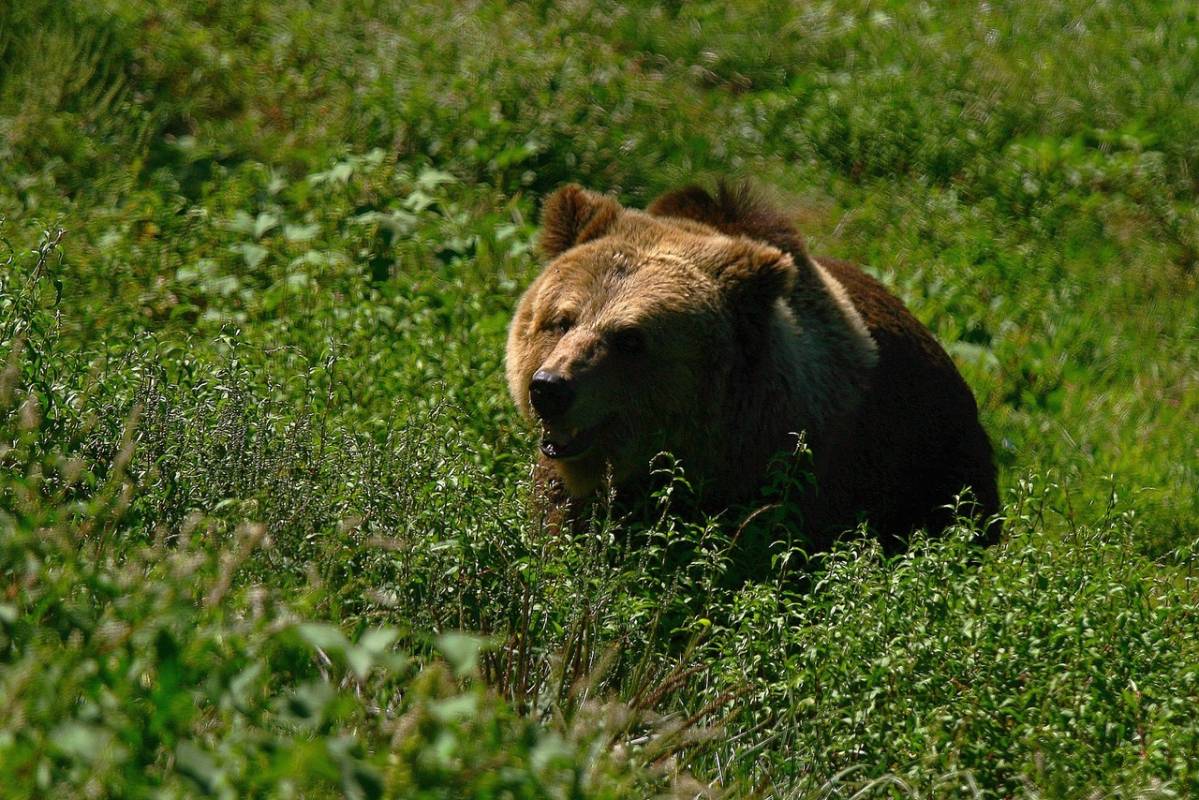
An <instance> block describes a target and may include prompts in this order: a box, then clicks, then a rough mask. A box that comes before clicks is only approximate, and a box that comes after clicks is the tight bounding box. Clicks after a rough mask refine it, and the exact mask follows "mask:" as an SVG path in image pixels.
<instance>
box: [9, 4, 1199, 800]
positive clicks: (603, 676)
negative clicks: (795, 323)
mask: <svg viewBox="0 0 1199 800" xmlns="http://www.w3.org/2000/svg"><path fill="white" fill-rule="evenodd" d="M455 8H456V9H457V10H455V11H453V12H450V11H447V10H446V7H445V4H439V3H425V2H403V3H401V2H392V1H391V0H354V2H347V3H332V4H323V5H321V4H309V3H307V2H303V0H277V1H276V2H272V3H267V2H258V0H254V1H252V2H246V3H238V4H231V3H227V4H213V3H208V2H202V1H201V0H191V1H190V2H189V1H187V0H176V2H172V3H157V2H149V1H148V0H107V2H104V3H100V4H96V3H84V2H77V1H76V0H65V1H63V0H17V2H13V3H8V4H5V5H3V6H2V7H0V218H3V220H4V221H3V223H2V225H0V237H2V238H3V243H0V362H2V365H3V366H2V367H0V368H2V370H3V372H2V373H0V780H3V785H4V786H5V795H6V796H11V797H42V796H51V795H53V796H64V797H76V796H78V797H156V798H168V797H185V796H188V797H190V796H217V797H259V796H261V797H324V796H329V797H335V796H347V797H354V798H358V797H364V798H365V797H379V796H388V797H447V798H459V797H478V798H490V797H542V796H549V797H588V798H590V797H642V796H654V795H659V794H661V795H676V796H695V795H696V794H697V793H700V792H701V791H707V792H709V793H711V794H713V795H717V796H728V797H742V796H761V797H775V798H807V797H854V796H856V797H867V796H875V797H879V796H881V797H908V796H921V797H924V796H935V797H941V796H959V795H965V796H982V797H1008V796H1030V797H1062V798H1076V797H1085V796H1143V795H1146V794H1149V795H1155V796H1156V795H1161V796H1190V795H1194V794H1199V769H1197V768H1196V766H1195V765H1196V764H1199V714H1197V713H1196V712H1195V710H1194V709H1195V708H1199V666H1197V665H1199V583H1197V582H1196V580H1197V578H1196V573H1195V569H1196V563H1197V562H1196V558H1197V557H1199V556H1197V553H1196V548H1197V547H1199V491H1197V490H1199V449H1197V447H1196V431H1197V430H1199V300H1197V298H1199V183H1197V182H1196V178H1195V176H1196V175H1199V140H1196V139H1195V137H1194V135H1193V132H1194V131H1195V130H1196V129H1199V103H1197V101H1199V96H1197V95H1196V88H1195V87H1196V86H1199V44H1196V43H1197V42H1199V14H1197V13H1196V11H1195V9H1194V8H1193V7H1192V6H1191V4H1187V3H1166V2H1158V3H1149V2H1134V3H1124V4H1094V3H1083V2H1059V3H1053V4H1046V3H1031V4H1030V3H1023V4H990V5H984V6H978V5H961V6H958V5H949V6H945V7H940V6H937V5H935V4H933V5H916V4H908V3H898V2H883V3H879V2H871V3H866V2H852V1H849V0H846V2H838V3H833V4H824V5H810V4H798V5H797V4H791V3H780V2H746V3H738V4H723V3H709V2H699V3H688V4H651V3H631V4H625V5H621V4H616V3H606V2H605V3H600V2H596V3H579V4H567V5H562V4H552V3H517V4H506V3H498V2H480V3H474V4H468V5H460V6H456V7H455ZM721 175H732V176H740V177H749V178H751V179H753V180H754V181H755V182H756V183H757V184H759V185H760V186H762V187H763V188H764V189H765V190H767V191H768V192H770V193H772V194H774V195H775V196H777V197H778V198H780V199H781V200H782V201H783V202H785V203H786V204H787V205H788V207H790V208H792V209H794V211H795V213H796V216H797V219H798V221H799V223H800V224H801V226H802V228H803V230H804V231H805V233H806V234H807V236H808V238H809V241H810V244H811V245H812V248H813V250H814V251H815V252H816V253H817V254H821V253H825V254H829V255H835V256H841V257H845V258H849V259H852V260H855V261H857V262H859V263H863V264H866V265H868V268H869V269H871V270H872V271H873V272H874V273H875V274H877V275H879V276H880V277H881V278H883V279H884V280H885V281H886V282H887V284H888V285H889V286H891V287H892V288H893V289H894V290H895V291H896V292H897V293H898V294H899V295H900V296H901V297H902V298H903V299H904V300H905V301H906V302H907V303H908V304H909V306H910V307H911V308H912V309H913V311H914V312H915V313H916V314H917V316H919V317H920V319H921V320H923V321H924V322H926V323H927V324H928V325H929V326H930V327H931V328H932V329H933V330H934V331H935V332H936V334H937V335H938V337H939V338H940V339H941V341H942V342H944V343H945V345H946V347H947V349H948V350H949V351H950V352H951V354H952V355H953V356H954V357H955V360H956V361H957V363H958V364H959V366H960V368H961V369H962V371H963V373H964V374H965V376H966V378H967V380H968V382H969V383H970V385H971V386H972V388H973V389H974V391H975V393H976V396H977V397H978V399H979V403H980V407H981V411H982V415H983V421H984V424H985V425H986V427H987V429H988V430H989V431H990V433H991V436H992V439H993V441H994V442H995V444H996V450H997V458H998V461H999V463H1000V467H1001V480H1002V484H1003V487H1004V492H1005V513H1006V516H1007V522H1006V526H1005V531H1006V537H1005V542H1004V544H1002V545H1001V546H998V547H995V548H992V549H990V550H988V551H986V552H984V553H981V554H980V553H979V552H978V551H977V550H976V549H975V548H973V547H972V546H970V545H969V544H968V539H969V536H970V533H971V532H970V530H969V529H968V527H963V528H961V529H955V530H953V531H951V532H950V534H949V535H948V536H947V537H945V538H944V539H942V540H936V541H925V540H923V539H918V540H917V542H916V543H915V545H914V547H913V549H912V551H911V552H910V553H908V554H906V555H904V556H901V557H898V558H895V559H892V560H886V559H884V558H883V557H882V555H881V554H880V553H879V552H878V551H877V549H876V548H875V547H874V546H873V545H871V544H870V543H869V542H866V541H857V542H849V543H847V544H846V545H845V546H843V547H842V548H840V549H838V550H837V551H836V552H835V553H833V554H831V555H830V556H829V557H827V558H825V559H823V560H819V561H815V562H811V563H809V564H808V565H807V566H806V567H805V568H804V571H803V575H804V576H805V577H804V580H803V581H797V580H796V579H795V577H794V574H792V575H791V576H788V575H787V574H785V569H786V568H787V567H788V566H791V567H793V566H794V564H795V563H796V561H797V560H800V561H802V554H800V553H798V552H796V551H794V550H792V549H791V548H790V545H789V544H788V541H789V537H788V532H787V531H785V530H779V529H774V530H769V529H767V532H768V533H771V534H772V535H773V536H774V538H776V539H777V540H778V541H777V542H775V544H774V545H772V546H771V547H770V548H769V551H768V552H764V553H761V554H760V555H758V556H757V558H758V561H757V567H758V568H757V570H756V575H755V579H754V580H752V581H743V580H742V579H741V578H742V577H743V575H742V571H741V567H742V566H744V560H745V558H746V552H745V548H744V546H743V545H744V543H743V542H740V541H739V540H738V539H737V535H736V525H735V522H736V520H729V519H716V520H704V519H695V518H693V517H690V516H686V515H680V514H675V513H672V512H671V507H672V504H673V496H672V493H678V492H685V483H684V480H685V478H684V477H680V479H679V481H676V482H675V483H673V484H671V485H670V488H669V491H667V492H665V493H664V494H663V495H662V496H661V497H659V498H657V502H659V503H660V504H661V507H662V514H661V515H660V518H659V519H658V521H657V522H656V523H655V524H653V525H651V526H649V527H648V529H646V530H638V531H630V530H628V526H626V525H625V524H623V523H622V522H621V521H620V520H618V519H616V520H614V519H611V518H608V517H607V516H605V514H604V513H603V512H601V513H599V515H598V516H597V517H596V519H595V523H594V525H592V526H591V528H590V530H589V531H588V532H587V533H585V534H581V535H579V536H577V537H575V538H553V537H548V536H547V535H545V534H544V532H543V531H542V530H541V529H540V526H539V525H538V523H537V520H536V519H535V518H534V517H533V515H532V514H531V511H530V504H529V501H528V494H529V491H530V485H529V467H530V464H531V458H532V452H533V449H534V441H533V437H532V434H531V432H529V431H528V430H526V428H525V427H524V426H523V425H522V424H521V422H520V421H519V420H518V418H517V415H516V414H515V412H514V410H513V409H512V408H511V407H510V402H509V401H508V399H507V394H506V389H505V386H504V381H503V368H502V367H503V346H504V336H505V328H506V324H507V320H508V317H509V315H510V313H511V310H512V308H513V305H514V303H515V300H516V298H517V297H518V296H519V293H520V291H521V289H522V288H523V287H524V286H525V285H527V283H528V281H529V280H530V279H531V278H532V277H533V275H535V274H536V271H537V269H538V264H537V262H536V259H535V256H534V250H533V245H534V243H535V240H536V226H535V220H536V214H537V209H538V207H539V204H540V201H541V199H542V198H543V197H544V196H545V194H546V193H547V192H548V191H550V190H552V189H553V188H554V187H555V186H557V185H559V184H561V183H563V182H566V181H578V182H580V183H583V184H585V185H588V186H589V187H591V188H595V189H599V190H603V191H611V192H615V193H617V194H618V195H619V196H620V197H621V198H622V199H623V200H625V201H626V202H628V203H630V204H641V203H644V202H645V201H647V200H648V199H649V198H651V197H652V196H654V195H655V194H656V193H657V192H659V191H662V190H664V189H667V188H670V187H673V186H677V185H679V184H680V183H683V182H690V181H694V180H697V179H699V180H704V179H712V178H714V177H716V176H721ZM684 466H685V465H684ZM705 787H706V788H705Z"/></svg>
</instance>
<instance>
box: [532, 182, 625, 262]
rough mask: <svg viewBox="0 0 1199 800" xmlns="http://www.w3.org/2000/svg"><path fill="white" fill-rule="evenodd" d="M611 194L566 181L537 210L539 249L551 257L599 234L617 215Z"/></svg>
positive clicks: (618, 208)
mask: <svg viewBox="0 0 1199 800" xmlns="http://www.w3.org/2000/svg"><path fill="white" fill-rule="evenodd" d="M620 211H621V208H620V204H619V203H617V202H616V201H615V200H613V199H612V198H611V197H605V196H604V195H602V194H597V193H595V192H589V191H587V190H586V189H584V188H582V187H581V186H576V185H575V184H573V183H572V184H569V185H567V186H563V187H562V188H561V189H559V190H558V191H556V192H554V193H553V194H552V195H550V198H549V199H548V200H546V201H545V206H544V208H543V209H542V211H541V252H542V253H544V254H545V256H546V257H547V258H555V257H557V256H559V255H561V254H562V253H564V252H566V251H567V250H569V249H570V248H572V247H574V246H575V245H580V244H583V243H584V242H589V241H591V240H592V239H598V238H599V237H601V236H603V235H604V234H605V233H606V232H607V231H608V229H609V228H610V227H611V226H612V223H614V222H615V221H616V218H617V217H619V216H620Z"/></svg>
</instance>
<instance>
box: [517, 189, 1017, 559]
mask: <svg viewBox="0 0 1199 800" xmlns="http://www.w3.org/2000/svg"><path fill="white" fill-rule="evenodd" d="M541 244H542V249H543V251H544V254H545V255H546V257H547V258H548V259H549V260H550V263H549V264H548V265H547V267H546V268H545V270H544V271H543V272H542V273H541V275H540V276H538V278H537V279H536V280H535V281H534V282H533V284H532V285H531V286H530V287H529V289H528V290H527V291H526V292H525V294H524V296H523V297H522V298H521V301H520V304H519V307H518V308H517V311H516V315H515V317H514V319H513V321H512V326H511V328H510V331H509V336H508V351H507V373H508V383H509V388H510V390H511V392H512V397H513V399H514V400H515V401H516V404H517V406H518V407H519V409H520V410H521V412H522V413H523V414H525V415H526V416H527V417H529V418H530V419H535V420H537V421H539V422H540V424H541V427H542V434H543V439H542V453H543V454H542V457H541V459H540V467H539V469H540V470H541V471H542V473H543V474H545V475H547V476H550V478H551V483H559V482H560V485H558V486H557V487H556V491H557V494H556V495H555V494H554V492H555V487H554V486H551V487H548V489H549V491H550V494H551V496H554V497H555V502H558V503H561V504H565V503H567V502H570V498H574V499H576V500H577V499H578V498H585V497H588V496H590V495H592V494H594V493H595V492H596V490H597V489H598V488H599V487H600V486H601V485H602V484H603V483H604V479H605V476H610V477H611V479H612V480H613V481H614V483H615V484H616V486H617V487H621V486H626V485H630V484H634V483H636V482H637V481H638V479H639V478H641V477H642V476H644V474H645V472H646V470H647V469H648V465H649V463H650V461H651V460H652V458H653V457H654V455H655V454H656V453H658V452H660V451H663V450H666V451H669V452H671V453H673V454H674V455H675V456H676V457H678V458H679V459H680V461H681V463H682V464H683V467H684V469H685V470H686V473H687V475H688V477H689V479H691V480H692V482H693V483H694V484H696V485H697V486H699V487H700V488H699V490H700V493H701V496H702V498H703V499H704V501H705V503H706V504H707V505H709V506H721V505H725V504H729V503H733V502H737V501H741V500H747V499H750V498H752V496H753V494H754V492H755V491H756V490H757V489H758V488H759V487H760V485H761V483H762V482H763V480H764V479H765V477H766V475H767V468H768V465H769V463H770V461H771V459H772V458H773V457H774V456H776V455H777V454H779V453H780V452H785V451H786V450H788V449H789V448H792V447H794V444H795V441H796V439H795V434H796V433H797V432H799V431H804V432H806V436H807V441H808V443H809V445H810V447H811V450H812V454H813V471H814V473H815V478H816V488H815V490H814V491H809V492H807V493H806V494H805V496H804V499H803V501H802V505H803V508H802V509H801V511H802V518H803V520H804V524H805V527H807V528H808V532H809V534H810V535H811V536H812V537H813V541H814V542H815V543H818V544H824V543H827V542H828V541H829V538H828V537H830V536H831V535H834V534H835V533H836V532H838V531H841V530H844V529H846V528H850V527H852V526H853V525H854V524H855V523H856V522H857V520H858V519H859V518H860V517H861V516H863V515H864V516H865V518H866V519H868V520H869V522H870V524H871V526H872V527H873V528H874V529H875V530H876V531H877V532H878V533H879V534H880V535H882V536H883V537H884V542H885V543H887V544H889V545H896V544H898V543H901V542H902V540H903V539H904V538H905V537H906V535H907V534H908V533H909V532H910V531H911V530H912V529H913V528H916V527H921V526H924V527H928V528H930V529H934V530H939V529H940V528H942V527H944V525H945V524H947V523H948V522H949V521H950V519H951V512H949V511H947V510H946V509H945V508H944V507H945V506H946V505H948V504H951V503H953V501H954V498H955V496H957V495H958V494H959V493H960V492H961V491H962V489H963V488H964V487H970V489H971V490H972V492H973V497H974V500H975V506H974V509H973V510H974V512H975V513H976V514H977V515H978V516H979V517H980V518H981V517H986V516H989V515H991V514H993V513H994V512H996V511H997V509H998V496H997V491H996V483H995V468H994V465H993V461H992V453H991V445H990V442H989V441H988V439H987V436H986V433H985V432H984V431H983V429H982V426H981V425H980V424H979V420H978V411H977V408H976V406H975V402H974V397H973V395H972V394H971V392H970V389H969V388H968V387H967V386H966V384H965V382H964V381H963V380H962V378H961V376H960V375H959V374H958V372H957V370H956V369H955V368H954V365H953V362H952V361H951V360H950V358H949V357H948V356H947V355H946V353H945V351H944V350H943V349H942V348H941V347H940V346H939V345H938V344H937V342H936V340H935V339H934V338H933V337H932V335H931V334H930V333H929V332H928V331H927V330H926V329H925V328H924V326H922V325H921V324H920V323H919V322H918V321H917V320H916V319H915V317H913V316H912V315H911V314H910V313H909V312H908V311H907V310H906V309H905V308H904V306H903V304H902V303H901V302H900V301H899V300H898V299H897V298H895V297H894V296H893V295H891V294H890V293H889V292H887V290H886V289H885V288H884V287H883V286H882V284H880V283H879V282H878V281H876V280H874V279H873V278H871V277H870V276H868V275H866V274H865V273H863V272H862V271H861V270H859V269H858V268H857V267H855V266H853V265H852V264H849V263H846V262H843V261H836V260H830V259H820V260H819V261H818V260H816V259H813V258H812V257H810V256H809V255H808V253H807V250H806V248H805V246H804V243H803V239H802V237H801V236H800V234H799V233H798V232H797V231H796V230H795V229H794V227H793V226H791V225H790V224H789V223H788V222H787V220H786V219H785V218H783V217H782V215H780V214H779V213H778V212H775V211H773V210H771V209H770V208H768V207H766V206H765V205H763V204H761V203H759V202H756V201H755V200H754V199H753V198H751V197H750V195H749V194H748V192H746V191H745V190H743V189H741V190H733V189H729V188H727V187H724V186H722V187H721V188H720V190H719V191H718V192H717V195H716V196H715V197H713V196H711V195H710V194H709V193H708V192H706V191H704V190H702V189H699V188H696V187H689V188H686V189H682V190H679V191H676V192H672V193H670V194H667V195H665V196H663V197H660V198H658V199H657V200H656V201H655V202H654V203H652V204H651V205H650V206H649V208H648V209H647V211H644V212H643V211H637V210H632V209H625V208H622V207H621V206H620V205H619V204H618V203H617V202H616V201H615V200H613V199H611V198H609V197H605V196H602V195H598V194H595V193H592V192H588V191H586V190H584V189H581V188H579V187H577V186H567V187H564V188H563V189H560V190H559V191H558V192H556V193H555V194H554V195H553V196H551V197H550V198H549V200H548V201H547V203H546V206H545V209H544V212H543V233H542V239H541ZM990 531H991V534H990V536H991V538H993V537H994V535H995V533H997V527H996V526H992V527H991V529H990Z"/></svg>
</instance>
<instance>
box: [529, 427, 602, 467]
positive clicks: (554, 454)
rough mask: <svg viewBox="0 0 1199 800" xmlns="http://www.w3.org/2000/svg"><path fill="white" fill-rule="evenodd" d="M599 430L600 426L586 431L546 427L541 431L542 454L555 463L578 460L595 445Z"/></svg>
mask: <svg viewBox="0 0 1199 800" xmlns="http://www.w3.org/2000/svg"><path fill="white" fill-rule="evenodd" d="M599 429H600V426H599V425H593V426H592V427H590V428H587V429H585V430H580V429H578V428H551V427H550V426H548V425H545V426H543V427H542V429H541V452H542V453H544V454H545V457H546V458H552V459H554V460H555V461H562V460H565V459H568V458H578V457H579V456H581V455H584V454H585V453H586V452H587V451H588V450H590V449H591V446H592V445H593V444H595V435H596V433H598V432H599Z"/></svg>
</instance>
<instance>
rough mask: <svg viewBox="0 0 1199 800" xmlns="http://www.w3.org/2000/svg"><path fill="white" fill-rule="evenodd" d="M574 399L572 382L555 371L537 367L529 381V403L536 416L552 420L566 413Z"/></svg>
mask: <svg viewBox="0 0 1199 800" xmlns="http://www.w3.org/2000/svg"><path fill="white" fill-rule="evenodd" d="M574 400H575V387H574V382H573V381H570V380H568V379H567V378H564V377H562V376H561V375H559V374H558V373H556V372H550V371H549V370H544V369H539V370H537V371H536V372H534V373H533V379H532V380H531V381H530V382H529V403H530V404H531V405H532V406H533V410H534V411H536V412H537V416H539V417H541V418H542V419H545V420H552V419H554V418H556V417H560V416H562V415H563V414H565V413H566V411H567V409H569V408H570V406H571V404H572V403H574Z"/></svg>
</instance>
